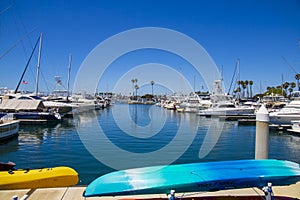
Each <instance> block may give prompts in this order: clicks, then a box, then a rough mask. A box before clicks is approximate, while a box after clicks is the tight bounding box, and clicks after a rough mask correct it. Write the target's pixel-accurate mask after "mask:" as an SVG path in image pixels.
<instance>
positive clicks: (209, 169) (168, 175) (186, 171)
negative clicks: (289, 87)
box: [83, 160, 300, 197]
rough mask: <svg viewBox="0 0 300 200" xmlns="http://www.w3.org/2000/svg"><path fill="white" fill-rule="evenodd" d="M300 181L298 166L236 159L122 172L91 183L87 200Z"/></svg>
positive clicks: (87, 191) (299, 168)
mask: <svg viewBox="0 0 300 200" xmlns="http://www.w3.org/2000/svg"><path fill="white" fill-rule="evenodd" d="M299 180H300V167H299V164H297V163H294V162H290V161H281V160H237V161H222V162H206V163H193V164H180V165H168V166H155V167H144V168H136V169H129V170H121V171H116V172H112V173H109V174H106V175H103V176H101V177H99V178H97V179H96V180H94V181H93V182H92V183H91V184H89V185H88V186H87V188H86V190H85V191H84V193H83V196H84V197H92V196H119V195H134V194H159V193H168V192H169V191H170V190H171V189H173V190H175V191H176V192H197V191H216V190H224V189H234V188H247V187H260V188H261V187H263V186H265V185H267V183H268V182H271V183H272V184H273V185H289V184H293V183H296V182H297V181H299Z"/></svg>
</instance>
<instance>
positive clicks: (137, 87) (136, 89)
mask: <svg viewBox="0 0 300 200" xmlns="http://www.w3.org/2000/svg"><path fill="white" fill-rule="evenodd" d="M134 88H135V99H136V100H137V91H138V89H139V86H138V85H137V84H136V85H135V86H134Z"/></svg>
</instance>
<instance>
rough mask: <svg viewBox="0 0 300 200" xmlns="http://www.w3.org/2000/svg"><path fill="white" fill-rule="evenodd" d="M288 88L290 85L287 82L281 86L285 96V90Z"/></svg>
mask: <svg viewBox="0 0 300 200" xmlns="http://www.w3.org/2000/svg"><path fill="white" fill-rule="evenodd" d="M289 86H290V84H289V83H288V82H285V83H283V84H282V88H283V89H284V90H285V94H286V95H287V89H288V87H289Z"/></svg>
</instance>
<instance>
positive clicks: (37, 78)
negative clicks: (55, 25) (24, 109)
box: [35, 33, 43, 96]
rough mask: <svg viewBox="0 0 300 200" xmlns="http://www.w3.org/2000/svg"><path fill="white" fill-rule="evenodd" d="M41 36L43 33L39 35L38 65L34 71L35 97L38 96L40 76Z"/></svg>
mask: <svg viewBox="0 0 300 200" xmlns="http://www.w3.org/2000/svg"><path fill="white" fill-rule="evenodd" d="M42 36H43V33H41V35H40V45H39V54H38V63H37V70H36V83H35V95H36V96H38V93H39V76H40V64H41V51H42Z"/></svg>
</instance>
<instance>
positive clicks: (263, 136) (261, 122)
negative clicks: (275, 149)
mask: <svg viewBox="0 0 300 200" xmlns="http://www.w3.org/2000/svg"><path fill="white" fill-rule="evenodd" d="M269 121H270V119H269V112H268V110H267V109H266V107H265V106H264V105H262V106H261V107H260V108H259V110H258V112H257V113H256V138H255V159H268V153H269Z"/></svg>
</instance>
